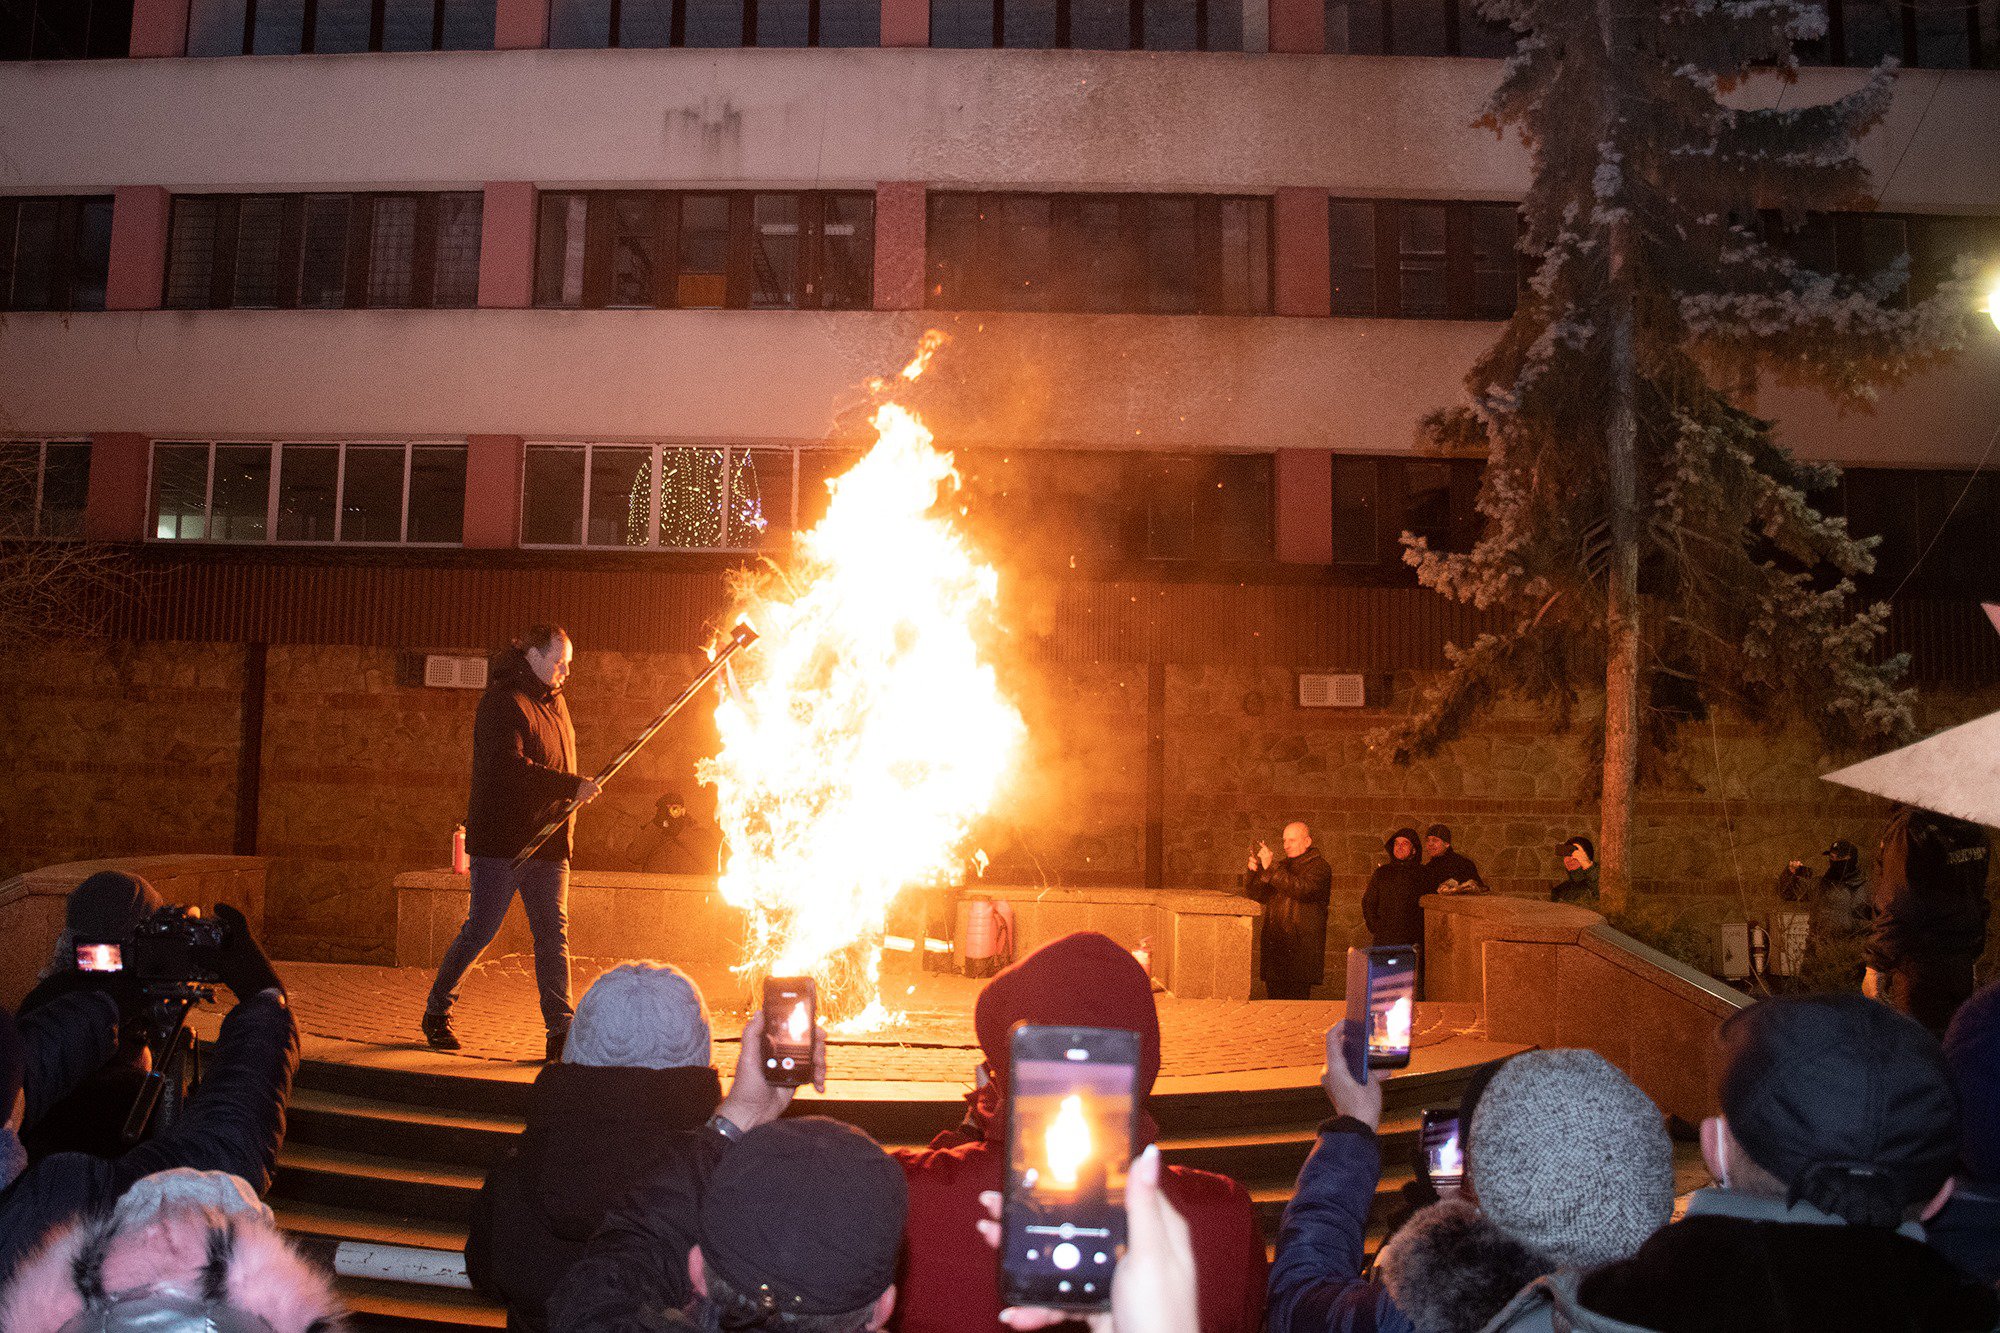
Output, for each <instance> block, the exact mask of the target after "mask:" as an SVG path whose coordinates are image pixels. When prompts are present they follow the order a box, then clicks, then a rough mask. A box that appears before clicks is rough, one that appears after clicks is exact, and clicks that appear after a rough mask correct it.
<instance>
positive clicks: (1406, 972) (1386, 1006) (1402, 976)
mask: <svg viewBox="0 0 2000 1333" xmlns="http://www.w3.org/2000/svg"><path fill="white" fill-rule="evenodd" d="M1416 1012H1417V950H1416V946H1415V945H1412V944H1390V945H1383V946H1380V947H1377V948H1373V949H1349V950H1348V951H1347V1033H1346V1045H1347V1071H1348V1072H1349V1073H1350V1074H1352V1075H1354V1081H1355V1082H1356V1083H1360V1082H1362V1081H1364V1080H1365V1079H1366V1078H1367V1077H1368V1071H1369V1070H1371V1069H1402V1068H1404V1067H1405V1066H1407V1065H1408V1064H1409V1063H1410V1029H1411V1026H1412V1024H1413V1022H1414V1021H1415V1019H1416Z"/></svg>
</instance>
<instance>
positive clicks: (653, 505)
mask: <svg viewBox="0 0 2000 1333" xmlns="http://www.w3.org/2000/svg"><path fill="white" fill-rule="evenodd" d="M538 448H539V449H580V450H582V451H583V474H582V475H583V485H582V497H581V505H580V507H579V508H578V510H577V519H576V522H577V527H576V530H577V532H578V534H579V538H580V539H579V540H578V541H574V542H531V541H529V540H528V538H527V521H528V488H527V486H526V484H525V479H526V476H527V469H528V460H529V457H530V455H531V453H532V451H534V450H535V449H538ZM599 449H645V450H647V451H648V459H647V468H648V474H649V477H650V479H651V482H650V493H651V501H650V504H649V507H648V514H649V517H648V519H647V530H646V542H645V544H644V545H620V544H611V543H600V542H592V541H591V540H590V494H591V461H592V456H593V454H594V453H595V451H597V450H599ZM672 449H715V450H721V451H722V477H723V492H722V500H723V509H724V512H723V514H722V524H723V527H722V532H723V537H724V540H723V541H721V542H718V543H717V544H715V545H713V546H666V545H662V544H661V542H660V519H661V505H660V485H661V481H662V468H661V458H662V455H663V454H665V453H666V452H667V451H668V450H672ZM820 452H824V453H840V454H850V455H851V454H854V452H855V451H854V450H852V449H840V448H836V447H830V446H827V445H825V444H823V443H802V442H794V441H784V440H733V439H732V440H687V439H650V440H640V439H622V440H621V439H588V440H579V439H561V438H557V437H553V436H545V437H537V438H531V439H528V440H525V441H523V442H522V451H521V470H522V477H523V480H524V484H523V485H522V487H521V495H520V500H519V503H518V504H517V505H516V507H515V513H514V533H515V537H516V539H517V540H518V541H519V542H520V545H521V549H522V550H524V551H643V552H647V553H649V554H658V555H757V554H761V553H764V552H767V551H769V550H770V549H772V545H773V544H774V543H775V544H778V545H782V544H783V543H784V542H786V541H789V540H790V538H791V536H792V535H793V534H795V533H797V532H799V531H801V528H800V527H799V489H800V475H801V459H802V458H803V456H804V455H806V454H810V453H820ZM777 453H782V454H784V455H785V459H786V478H787V479H786V495H787V498H788V503H789V508H788V510H787V513H788V514H789V520H788V523H787V525H786V526H785V527H784V528H783V529H781V530H778V531H777V532H776V533H775V535H774V536H773V538H772V541H770V542H767V543H765V544H763V545H756V546H732V545H729V544H728V542H727V537H728V532H729V515H728V512H727V511H728V504H729V485H730V480H731V479H732V478H733V476H734V475H735V472H734V469H735V460H736V459H737V458H738V457H740V456H741V455H743V454H765V455H769V454H777ZM857 457H858V456H857ZM843 470H844V469H843ZM836 475H837V474H836Z"/></svg>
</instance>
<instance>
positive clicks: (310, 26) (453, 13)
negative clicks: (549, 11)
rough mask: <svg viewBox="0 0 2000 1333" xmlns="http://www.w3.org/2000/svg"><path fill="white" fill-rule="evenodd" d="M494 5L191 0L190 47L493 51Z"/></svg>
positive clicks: (472, 1) (425, 0) (278, 51)
mask: <svg viewBox="0 0 2000 1333" xmlns="http://www.w3.org/2000/svg"><path fill="white" fill-rule="evenodd" d="M45 2H46V0H45ZM0 3H4V0H0ZM494 3H495V0H193V4H192V6H191V7H190V9H189V12H188V40H187V53H188V54H189V55H191V56H248V55H257V56H265V55H300V54H318V55H331V54H340V53H345V52H355V51H488V50H491V49H492V47H493V14H494Z"/></svg>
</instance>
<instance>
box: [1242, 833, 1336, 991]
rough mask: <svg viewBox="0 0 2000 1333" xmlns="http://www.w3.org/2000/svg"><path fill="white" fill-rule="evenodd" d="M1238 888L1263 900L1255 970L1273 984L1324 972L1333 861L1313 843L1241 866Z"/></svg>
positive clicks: (1303, 984) (1314, 981) (1304, 983)
mask: <svg viewBox="0 0 2000 1333" xmlns="http://www.w3.org/2000/svg"><path fill="white" fill-rule="evenodd" d="M1243 886H1244V889H1245V890H1246V891H1247V892H1248V893H1249V895H1250V896H1251V897H1252V898H1255V899H1256V900H1257V901H1258V902H1260V903H1262V904H1264V955H1263V960H1262V963H1261V965H1260V967H1259V970H1258V975H1260V976H1262V977H1263V978H1264V981H1265V983H1266V984H1267V985H1269V986H1271V987H1272V988H1273V989H1276V988H1279V987H1286V988H1290V989H1294V990H1304V989H1306V988H1307V987H1311V986H1317V985H1318V984H1319V983H1320V982H1321V981H1322V980H1324V979H1325V976H1326V912H1327V904H1328V903H1329V902H1330V901H1331V900H1332V897H1333V867H1332V866H1330V865H1328V864H1327V863H1326V858H1325V857H1324V856H1321V855H1320V853H1319V848H1317V847H1308V848H1306V849H1305V850H1304V851H1303V852H1300V853H1299V854H1298V855H1297V856H1285V857H1280V858H1279V859H1277V860H1275V861H1273V862H1271V865H1270V868H1269V869H1267V870H1251V871H1246V872H1245V873H1244V876H1243Z"/></svg>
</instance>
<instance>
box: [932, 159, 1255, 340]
mask: <svg viewBox="0 0 2000 1333" xmlns="http://www.w3.org/2000/svg"><path fill="white" fill-rule="evenodd" d="M1022 200H1035V201H1046V202H1047V216H1048V229H1047V235H1048V238H1049V242H1050V243H1049V245H1048V247H1047V250H1048V255H1049V257H1050V268H1049V272H1048V274H1047V275H1046V277H1045V278H1044V280H1043V286H1042V288H1041V289H1040V292H1039V293H1038V295H1039V294H1040V293H1046V299H1043V300H1038V301H1035V302H1033V303H1030V302H1026V301H1022V302H1018V303H1008V302H1007V301H1005V300H1003V299H1002V296H1003V293H1004V291H1005V290H1007V286H1008V284H1009V283H1010V281H1011V279H1010V276H1009V274H1008V273H1007V271H1006V270H1007V265H1006V264H1005V263H1004V262H994V261H995V260H996V259H997V257H1000V256H1003V255H1005V254H1006V253H1007V252H1008V249H1009V245H1010V240H1009V237H1008V235H1007V234H1006V229H1007V225H1008V224H1007V223H1006V221H1005V218H1006V215H1007V212H1008V206H1009V205H1010V204H1014V203H1016V202H1018V201H1022ZM1156 202H1158V203H1179V202H1192V203H1193V204H1194V233H1195V239H1194V245H1195V254H1194V256H1193V259H1194V263H1195V266H1196V273H1195V290H1196V293H1197V296H1196V302H1195V305H1196V308H1195V309H1193V310H1158V309H1154V308H1153V307H1152V295H1153V292H1154V283H1153V275H1154V268H1155V266H1154V263H1153V260H1154V252H1153V249H1152V244H1151V243H1152V239H1153V236H1154V233H1155V231H1156V228H1155V217H1154V211H1153V209H1152V208H1151V205H1153V204H1154V203H1156ZM1106 203H1111V204H1114V205H1115V206H1116V208H1117V209H1118V211H1119V221H1118V223H1117V225H1116V227H1115V228H1112V229H1105V228H1101V227H1097V226H1094V225H1092V224H1090V223H1088V222H1087V221H1086V220H1085V219H1086V216H1087V213H1086V210H1087V209H1088V208H1089V207H1090V206H1092V205H1097V206H1102V205H1104V204H1106ZM1228 204H1248V205H1250V206H1251V207H1252V209H1253V210H1254V211H1255V213H1256V214H1257V215H1258V216H1260V217H1261V219H1262V249H1263V270H1264V271H1263V273H1262V274H1261V277H1260V279H1258V280H1253V281H1254V284H1255V286H1256V287H1257V288H1258V290H1257V292H1255V293H1254V295H1255V296H1256V297H1257V298H1259V299H1256V300H1252V301H1250V302H1249V303H1248V304H1249V305H1250V307H1251V308H1248V309H1242V310H1232V309H1230V308H1229V302H1228V301H1227V300H1226V299H1225V292H1226V289H1227V270H1228V269H1229V267H1230V265H1229V264H1228V263H1226V261H1225V259H1224V256H1223V238H1224V236H1225V234H1226V228H1225V226H1224V223H1223V215H1224V210H1225V205H1228ZM968 206H969V208H970V210H971V213H972V217H971V220H970V232H971V236H972V242H971V245H970V247H969V249H968V250H966V251H965V252H964V253H957V252H947V251H945V250H944V249H943V248H942V247H941V246H940V243H939V238H940V236H942V235H944V234H945V233H946V228H945V226H943V225H940V221H939V219H938V216H937V214H938V211H939V210H941V209H958V208H965V207H968ZM951 225H952V226H953V227H957V226H960V225H963V224H960V223H957V222H954V223H952V224H951ZM1107 231H1108V232H1109V234H1111V235H1114V236H1117V237H1119V238H1122V240H1123V241H1124V242H1125V243H1126V247H1127V248H1125V249H1122V250H1121V251H1119V252H1118V253H1119V254H1120V255H1122V256H1123V258H1122V260H1121V266H1122V268H1123V273H1122V275H1121V279H1122V285H1123V288H1124V290H1123V291H1122V293H1120V294H1119V296H1118V298H1117V299H1116V300H1113V301H1111V302H1110V303H1108V304H1093V303H1091V302H1089V301H1086V300H1085V298H1084V295H1083V293H1085V292H1086V291H1087V290H1088V289H1089V287H1090V283H1089V268H1090V266H1088V265H1086V264H1084V263H1081V262H1079V261H1078V260H1077V259H1076V258H1075V256H1076V255H1078V254H1079V253H1082V252H1083V250H1084V249H1085V247H1084V246H1083V245H1082V244H1081V242H1082V240H1083V238H1084V237H1086V236H1087V235H1090V234H1093V233H1098V234H1102V233H1105V232H1107ZM1275 232H1276V222H1275V219H1274V217H1273V210H1272V197H1271V196H1270V195H1262V194H1204V193H1197V192H1191V191H1137V190H1117V191H1104V190H1093V191H1083V190H932V191H929V192H928V193H927V196H926V199H925V203H924V308H925V309H928V310H957V311H968V312H980V313H984V312H993V313H1003V314H1065V315H1154V316H1176V317H1178V316H1188V315H1205V316H1211V317H1229V318H1252V319H1254V318H1262V317H1265V316H1268V315H1271V314H1272V313H1274V311H1275V308H1276V298H1275V291H1276V285H1277V245H1276V237H1275ZM954 240H956V237H954ZM947 274H949V275H952V276H955V278H956V279H957V282H958V284H959V286H960V287H961V288H962V290H961V291H960V292H958V293H955V294H951V295H947V292H946V287H947V283H946V282H945V281H943V280H942V279H943V277H944V276H945V275H947Z"/></svg>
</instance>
